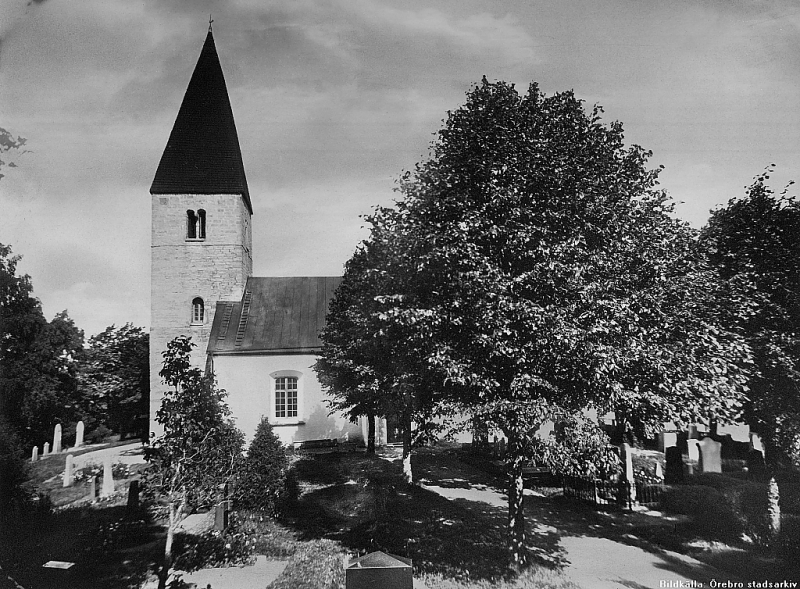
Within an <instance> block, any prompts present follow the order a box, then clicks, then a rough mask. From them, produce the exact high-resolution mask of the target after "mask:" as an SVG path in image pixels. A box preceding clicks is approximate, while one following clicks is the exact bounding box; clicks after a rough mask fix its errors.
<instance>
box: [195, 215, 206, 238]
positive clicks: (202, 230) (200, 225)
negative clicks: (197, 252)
mask: <svg viewBox="0 0 800 589" xmlns="http://www.w3.org/2000/svg"><path fill="white" fill-rule="evenodd" d="M197 229H198V231H197V237H199V238H200V239H205V238H206V212H205V211H204V210H203V209H200V210H199V211H197Z"/></svg>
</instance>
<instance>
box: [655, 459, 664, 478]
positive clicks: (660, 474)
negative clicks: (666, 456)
mask: <svg viewBox="0 0 800 589" xmlns="http://www.w3.org/2000/svg"><path fill="white" fill-rule="evenodd" d="M655 477H656V479H658V480H659V481H663V480H664V469H663V468H661V462H660V461H659V462H656V473H655Z"/></svg>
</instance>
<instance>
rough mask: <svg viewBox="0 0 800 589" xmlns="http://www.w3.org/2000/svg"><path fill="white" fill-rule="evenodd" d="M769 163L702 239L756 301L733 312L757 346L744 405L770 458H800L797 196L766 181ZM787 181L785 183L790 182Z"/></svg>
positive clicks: (793, 461) (799, 461)
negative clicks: (777, 190)
mask: <svg viewBox="0 0 800 589" xmlns="http://www.w3.org/2000/svg"><path fill="white" fill-rule="evenodd" d="M770 171H771V168H768V169H767V171H765V172H764V173H762V174H761V175H759V176H758V177H756V179H755V181H754V182H753V184H752V185H751V186H750V187H748V188H747V191H746V194H745V196H744V197H742V198H735V199H731V200H730V201H729V202H728V204H727V205H726V206H724V207H721V208H719V209H717V210H715V211H713V213H712V215H711V218H710V219H709V221H708V224H707V225H706V227H705V228H704V229H703V232H702V238H703V242H704V244H705V245H706V247H708V249H709V251H710V257H711V260H712V261H713V263H714V265H715V267H716V268H717V270H718V272H719V273H720V275H721V276H723V277H724V278H726V279H729V280H732V281H737V282H738V283H740V284H742V285H744V286H745V288H746V289H747V290H746V296H747V299H746V301H742V300H731V301H730V303H731V305H740V304H742V303H744V304H746V305H748V306H749V307H751V308H752V312H751V313H748V314H746V315H743V316H742V315H732V316H731V317H730V324H731V325H730V326H731V328H735V329H739V330H741V331H742V332H743V333H744V334H745V335H746V337H747V340H748V342H749V344H750V346H751V347H752V348H753V352H754V362H755V365H756V368H757V370H755V371H754V372H753V374H752V376H751V378H750V381H749V386H750V389H751V390H752V394H751V395H750V402H749V403H748V404H747V405H746V407H745V409H746V416H747V419H748V421H749V422H750V424H751V426H753V427H754V429H756V430H757V431H759V432H761V433H762V436H763V437H764V440H765V443H766V445H767V452H766V458H767V459H768V460H770V462H778V463H785V464H786V465H794V466H795V467H798V466H800V202H798V200H797V198H796V197H792V196H789V195H788V194H787V190H784V191H783V193H781V194H780V195H775V194H774V192H773V191H772V189H771V188H770V187H769V185H768V184H767V180H768V179H769V174H770ZM787 188H788V187H787Z"/></svg>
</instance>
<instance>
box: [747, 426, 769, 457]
mask: <svg viewBox="0 0 800 589" xmlns="http://www.w3.org/2000/svg"><path fill="white" fill-rule="evenodd" d="M750 448H751V449H752V450H758V451H759V452H761V455H762V456H764V457H765V458H766V453H765V452H764V442H762V441H761V436H759V435H758V434H755V433H753V432H750Z"/></svg>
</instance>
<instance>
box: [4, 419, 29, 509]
mask: <svg viewBox="0 0 800 589" xmlns="http://www.w3.org/2000/svg"><path fill="white" fill-rule="evenodd" d="M0 473H2V475H0V511H5V509H6V508H8V507H10V506H11V505H12V504H13V503H15V502H17V501H20V500H22V499H24V498H25V496H26V493H25V491H24V489H23V487H22V485H23V483H25V481H27V480H28V465H27V463H26V460H25V452H24V450H23V449H22V443H21V442H20V439H19V437H18V436H17V433H16V432H15V431H14V429H13V428H12V427H11V425H10V424H9V423H8V422H7V421H6V420H5V419H3V418H2V417H0Z"/></svg>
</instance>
